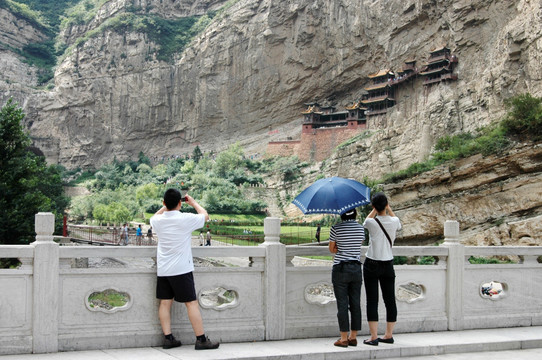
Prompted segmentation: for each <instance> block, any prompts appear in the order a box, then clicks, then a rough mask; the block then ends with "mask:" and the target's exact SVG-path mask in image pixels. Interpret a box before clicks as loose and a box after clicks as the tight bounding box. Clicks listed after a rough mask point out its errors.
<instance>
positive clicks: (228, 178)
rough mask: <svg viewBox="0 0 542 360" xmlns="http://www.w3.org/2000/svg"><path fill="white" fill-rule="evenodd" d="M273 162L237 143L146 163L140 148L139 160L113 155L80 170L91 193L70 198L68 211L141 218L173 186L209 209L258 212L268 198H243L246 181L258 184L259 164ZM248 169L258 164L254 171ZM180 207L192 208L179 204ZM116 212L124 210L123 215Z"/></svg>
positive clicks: (84, 216)
mask: <svg viewBox="0 0 542 360" xmlns="http://www.w3.org/2000/svg"><path fill="white" fill-rule="evenodd" d="M273 163H274V162H273V161H272V160H265V165H264V162H263V161H255V160H250V159H247V158H246V157H245V156H244V152H243V149H242V148H241V146H240V145H239V144H233V145H231V146H230V147H229V148H228V149H227V150H225V151H223V152H221V153H219V154H218V155H217V156H216V159H213V157H212V156H211V154H201V157H200V158H199V161H198V162H195V161H194V159H188V156H185V157H178V158H173V159H170V160H166V161H162V162H160V163H158V164H155V165H154V166H151V165H150V162H149V161H148V158H147V157H146V156H144V155H143V154H142V153H140V154H139V156H138V161H124V162H119V161H113V163H111V164H107V165H104V166H102V167H101V168H100V169H98V170H97V171H95V172H89V171H87V172H84V173H83V172H80V173H81V176H84V177H85V179H86V180H84V182H82V184H84V185H85V186H86V187H87V189H89V190H90V191H91V192H92V194H91V195H89V196H84V197H78V198H74V199H73V201H72V207H71V211H70V214H71V216H72V217H73V218H74V220H76V221H85V220H92V219H95V220H97V221H99V222H102V223H103V222H109V223H113V222H114V223H119V222H124V221H127V220H132V219H138V220H141V221H142V220H144V219H145V218H146V215H145V214H146V213H154V212H156V211H157V210H158V209H160V207H161V206H162V195H163V193H164V191H165V190H166V189H167V188H170V187H174V188H178V189H187V190H188V192H189V194H190V195H191V196H192V197H194V198H195V199H197V201H198V202H200V204H202V205H203V206H204V207H205V208H206V210H207V211H208V212H209V213H222V214H256V215H261V214H263V212H264V209H265V208H266V207H267V204H265V203H264V202H262V201H260V200H251V199H248V198H247V197H246V196H245V189H246V187H247V186H250V185H251V184H261V183H262V182H263V180H262V177H261V171H267V170H262V169H264V168H266V167H268V166H269V167H270V168H274V167H273V166H272V165H270V164H273ZM253 169H259V170H258V172H257V173H256V172H254V171H253ZM271 171H274V170H271ZM65 174H66V177H67V178H69V179H70V180H71V181H72V182H75V183H77V182H79V183H81V182H80V180H73V177H74V173H73V172H65ZM117 204H120V205H122V207H121V206H119V205H117ZM124 209H126V210H127V211H125V210H124ZM121 210H122V211H121ZM183 211H193V209H192V208H191V207H189V206H186V207H185V206H183ZM119 213H122V216H124V217H123V218H122V219H123V220H122V221H121V219H120V218H119V215H118V214H119Z"/></svg>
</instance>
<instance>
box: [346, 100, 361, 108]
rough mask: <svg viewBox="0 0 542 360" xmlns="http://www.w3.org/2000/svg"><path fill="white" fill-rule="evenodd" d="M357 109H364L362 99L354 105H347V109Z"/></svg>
mask: <svg viewBox="0 0 542 360" xmlns="http://www.w3.org/2000/svg"><path fill="white" fill-rule="evenodd" d="M355 109H363V108H362V107H361V101H358V102H355V103H353V104H352V105H350V106H347V107H346V110H355Z"/></svg>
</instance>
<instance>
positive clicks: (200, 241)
mask: <svg viewBox="0 0 542 360" xmlns="http://www.w3.org/2000/svg"><path fill="white" fill-rule="evenodd" d="M203 245H205V238H204V237H203V231H200V232H199V246H203Z"/></svg>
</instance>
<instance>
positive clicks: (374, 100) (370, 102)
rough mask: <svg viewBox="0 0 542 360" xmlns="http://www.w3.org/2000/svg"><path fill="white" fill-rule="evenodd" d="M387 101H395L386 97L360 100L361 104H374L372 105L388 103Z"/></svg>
mask: <svg viewBox="0 0 542 360" xmlns="http://www.w3.org/2000/svg"><path fill="white" fill-rule="evenodd" d="M388 100H389V101H395V100H393V99H392V98H389V97H386V98H374V99H367V100H361V102H362V103H363V104H374V103H379V102H383V101H388Z"/></svg>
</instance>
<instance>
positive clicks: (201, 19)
mask: <svg viewBox="0 0 542 360" xmlns="http://www.w3.org/2000/svg"><path fill="white" fill-rule="evenodd" d="M105 2H106V0H83V1H81V2H79V3H77V4H76V5H75V6H73V7H71V8H69V9H67V10H66V12H65V15H64V16H63V19H62V23H61V28H62V29H65V28H66V27H68V26H71V25H83V24H87V23H89V22H90V21H92V20H93V19H94V17H95V16H96V13H97V11H98V10H99V9H100V7H101V6H102V5H103V4H104V3H105ZM215 15H216V12H214V11H209V12H208V13H207V14H205V15H203V16H190V17H185V18H178V19H164V18H161V17H159V16H156V15H151V14H145V13H141V9H140V8H138V7H134V6H127V7H126V8H125V9H124V12H123V13H120V14H118V15H116V16H114V17H111V18H109V19H107V20H106V21H104V22H103V23H102V24H100V26H98V27H97V28H94V29H92V30H90V31H88V32H86V33H85V34H84V35H83V36H82V37H80V38H78V39H77V40H76V41H75V42H74V44H73V45H72V46H70V47H69V48H68V49H67V51H68V53H69V52H70V51H71V49H72V48H73V47H77V46H81V45H82V44H84V43H85V42H86V41H88V40H89V39H91V38H93V37H96V36H99V35H101V34H103V32H104V31H106V30H113V31H116V32H118V33H126V32H131V31H133V32H138V33H143V34H146V35H147V36H148V38H149V39H150V40H151V41H153V42H154V43H155V44H157V45H158V46H159V51H158V53H157V59H158V60H162V61H166V62H170V61H172V60H173V57H172V55H173V54H176V53H179V52H181V51H182V50H184V48H185V47H186V45H187V44H188V43H189V42H190V41H191V40H192V39H193V38H194V37H195V36H196V35H197V34H199V33H200V32H201V31H203V30H204V29H205V28H206V27H207V26H208V25H209V24H210V23H211V21H212V19H213V17H214V16H215ZM56 48H57V50H58V51H60V50H61V49H64V48H65V45H63V44H61V43H60V42H59V41H57V44H56Z"/></svg>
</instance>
